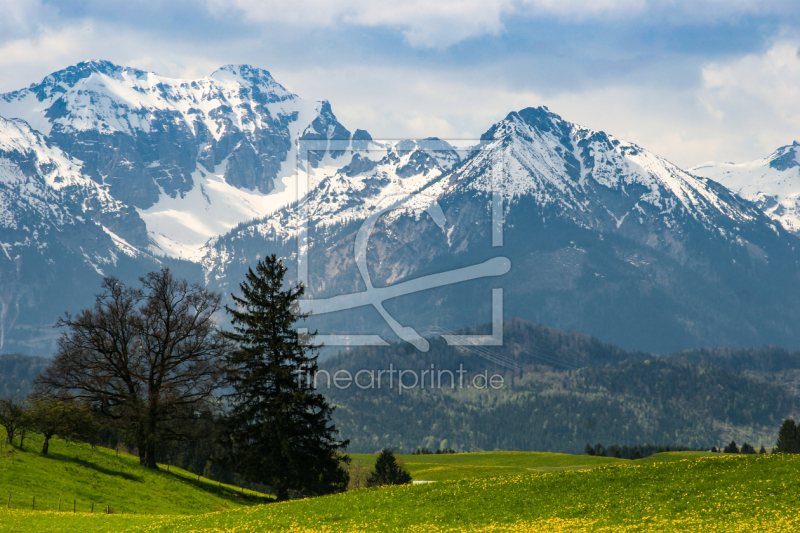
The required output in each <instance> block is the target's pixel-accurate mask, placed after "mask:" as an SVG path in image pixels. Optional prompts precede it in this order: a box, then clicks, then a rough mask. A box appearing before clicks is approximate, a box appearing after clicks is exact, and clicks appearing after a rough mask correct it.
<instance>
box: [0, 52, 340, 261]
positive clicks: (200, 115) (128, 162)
mask: <svg viewBox="0 0 800 533" xmlns="http://www.w3.org/2000/svg"><path fill="white" fill-rule="evenodd" d="M0 116H4V117H8V118H20V119H23V120H25V121H27V122H28V123H29V124H31V125H32V127H33V128H35V129H36V130H38V131H40V132H42V133H43V134H44V135H46V136H47V138H48V140H49V141H50V142H52V143H53V144H54V145H56V146H58V147H59V148H61V149H62V150H63V151H64V152H66V153H67V154H69V155H70V156H72V157H74V158H75V159H77V160H79V161H81V162H82V172H83V173H84V174H86V175H88V176H90V177H91V178H92V179H93V180H94V181H96V182H97V183H100V184H102V185H104V186H106V187H107V189H108V191H109V193H110V194H111V195H112V196H113V197H114V198H115V199H116V200H118V201H120V202H123V203H125V204H126V205H129V206H131V207H134V208H136V209H137V211H138V213H139V215H140V217H141V218H142V219H143V220H144V221H145V223H146V225H147V226H148V239H149V240H136V239H133V238H129V240H130V241H131V244H133V245H135V246H138V247H140V248H148V247H149V248H150V250H151V251H152V252H154V253H157V254H166V255H170V256H173V257H184V258H187V259H190V260H192V259H196V258H195V257H193V254H194V253H196V251H197V250H199V248H200V247H201V246H202V245H203V244H204V243H205V242H206V241H207V240H208V239H209V238H211V237H213V236H216V235H218V234H220V233H224V232H225V231H227V230H228V229H230V228H231V227H233V226H235V225H236V224H237V223H239V222H242V221H245V220H250V219H253V218H258V217H260V216H263V215H265V214H266V213H268V212H270V211H273V210H275V209H277V208H279V207H281V206H282V205H284V204H286V203H289V202H290V201H292V200H294V199H295V193H294V192H293V191H292V190H285V191H283V192H285V194H282V195H281V194H274V195H270V194H269V193H270V192H272V191H274V190H275V188H276V187H278V189H281V190H284V189H287V184H285V183H283V182H282V180H283V179H284V178H288V177H290V176H292V175H293V174H294V172H295V166H296V160H295V159H296V157H294V156H292V150H293V145H294V142H295V140H296V139H297V138H299V137H301V136H304V137H306V138H310V139H325V138H335V139H350V137H351V134H350V131H349V130H347V129H346V128H344V126H342V125H341V124H340V123H339V122H338V120H337V119H336V117H335V116H334V115H333V112H332V110H331V107H330V104H329V103H328V102H326V101H323V102H312V101H305V100H302V99H301V98H299V97H298V96H297V95H295V94H292V93H291V92H289V91H288V90H286V89H285V88H284V87H283V86H281V85H280V84H278V83H277V82H276V81H275V80H274V79H273V78H272V76H271V75H270V74H269V72H267V71H265V70H262V69H257V68H253V67H250V66H248V65H227V66H225V67H222V68H220V69H219V70H217V71H215V72H214V73H212V74H211V75H210V76H208V77H205V78H201V79H198V80H185V79H177V78H167V77H164V76H159V75H157V74H155V73H152V72H144V71H141V70H138V69H134V68H130V67H120V66H117V65H114V64H113V63H110V62H108V61H87V62H83V63H79V64H77V65H75V66H72V67H69V68H67V69H64V70H62V71H59V72H56V73H53V74H51V75H50V76H47V77H46V78H45V79H44V80H42V81H41V82H40V83H37V84H32V85H31V86H30V87H28V88H27V89H23V90H19V91H15V92H12V93H6V94H3V95H0ZM335 155H336V154H333V156H335ZM315 163H317V164H318V163H319V162H315ZM281 190H278V191H277V192H278V193H280V192H282V191H281ZM212 205H213V208H212V210H215V211H216V213H214V214H213V215H212V217H211V218H215V219H218V220H219V219H222V220H224V224H217V225H213V224H212V227H210V228H208V229H207V230H205V231H204V230H203V229H200V230H198V229H197V228H198V227H200V228H203V226H204V224H203V222H204V221H208V218H209V217H208V214H207V213H206V211H208V209H209V206H212ZM217 206H224V208H225V210H228V211H230V213H229V214H226V213H224V212H223V211H224V210H221V209H216V207H217ZM175 212H180V213H185V214H187V216H183V217H182V216H175V215H174V213H175ZM214 215H215V216H214ZM204 219H205V220H204ZM125 237H126V238H127V237H128V236H125Z"/></svg>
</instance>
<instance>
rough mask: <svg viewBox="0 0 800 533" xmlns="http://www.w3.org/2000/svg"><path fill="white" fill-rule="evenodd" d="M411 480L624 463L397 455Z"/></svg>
mask: <svg viewBox="0 0 800 533" xmlns="http://www.w3.org/2000/svg"><path fill="white" fill-rule="evenodd" d="M350 457H351V458H352V459H353V464H355V463H356V462H360V463H361V464H362V465H363V466H364V467H365V468H367V469H369V470H371V469H372V467H373V466H374V465H375V460H376V459H377V457H378V456H377V455H375V454H365V453H355V454H350ZM399 457H400V459H401V461H402V462H403V463H404V464H405V467H406V469H407V470H408V471H409V472H410V473H411V477H412V478H413V479H415V480H427V481H453V480H457V479H468V478H484V477H496V476H509V475H514V474H527V473H530V472H554V471H559V470H579V469H586V468H594V467H596V466H600V465H606V464H610V463H616V462H627V461H624V460H623V459H614V458H613V457H592V456H588V455H569V454H566V453H538V452H482V453H456V454H441V455H435V454H433V455H402V456H399Z"/></svg>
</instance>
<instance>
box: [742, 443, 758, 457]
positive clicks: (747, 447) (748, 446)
mask: <svg viewBox="0 0 800 533" xmlns="http://www.w3.org/2000/svg"><path fill="white" fill-rule="evenodd" d="M741 453H745V454H748V455H752V454H754V453H756V449H755V448H753V446H752V445H751V444H747V443H746V442H745V443H744V444H742V449H741Z"/></svg>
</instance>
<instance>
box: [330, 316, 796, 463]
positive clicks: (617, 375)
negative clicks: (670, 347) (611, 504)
mask: <svg viewBox="0 0 800 533" xmlns="http://www.w3.org/2000/svg"><path fill="white" fill-rule="evenodd" d="M797 360H798V354H791V353H788V352H786V351H785V350H782V349H779V348H774V347H766V348H763V349H758V350H755V349H754V350H727V349H719V350H696V351H692V352H684V353H680V354H674V355H670V356H664V357H658V356H655V355H649V354H644V353H641V352H637V353H631V352H625V351H623V350H621V349H619V348H616V347H614V346H610V345H607V344H604V343H602V342H599V341H597V340H596V339H592V338H591V337H588V336H586V335H581V334H578V333H575V332H569V333H565V332H560V331H558V330H553V329H551V328H544V327H541V326H537V325H535V324H531V323H527V322H524V321H519V320H517V321H513V322H510V323H506V343H505V346H503V347H497V348H489V347H482V348H475V347H472V348H458V347H449V346H446V345H445V343H444V342H443V341H436V340H434V341H432V342H431V350H430V351H429V352H428V353H427V354H425V353H421V352H418V351H416V350H408V349H407V348H406V346H404V345H399V344H397V345H391V346H389V347H386V348H359V349H354V350H352V351H351V352H349V353H343V354H340V355H338V356H336V357H334V358H332V359H330V360H328V361H326V362H325V363H323V365H322V368H323V369H324V370H327V371H328V372H330V373H331V374H332V375H333V374H334V373H335V371H337V370H341V369H345V370H347V371H348V372H350V374H351V375H355V374H356V373H357V372H359V371H361V370H365V369H366V370H369V369H372V370H374V371H379V370H382V369H384V370H385V369H389V368H390V365H391V367H392V368H394V369H414V370H416V371H417V373H418V374H421V371H422V370H425V369H428V370H430V369H431V368H433V369H434V370H435V372H438V371H439V370H442V369H449V370H451V371H453V372H456V371H457V370H458V369H459V368H463V369H464V370H465V371H466V373H464V374H463V385H464V386H463V387H459V386H458V385H459V383H458V375H457V374H456V387H455V388H451V387H450V378H449V376H448V375H447V374H444V378H443V386H442V387H441V388H439V387H437V386H436V385H438V383H436V381H437V380H438V375H435V378H436V379H435V380H434V386H433V387H431V386H430V382H429V380H430V377H429V376H430V374H428V375H427V376H428V381H426V386H425V387H424V388H422V387H419V386H418V387H416V388H408V389H405V388H404V389H403V390H400V389H399V388H398V387H397V383H396V379H397V378H396V376H395V383H394V386H393V387H391V388H390V387H389V386H388V385H389V383H388V374H387V373H384V375H383V376H382V384H381V386H380V388H379V387H378V386H377V384H373V386H372V387H368V388H360V387H359V386H356V385H353V384H351V386H350V387H348V388H341V387H336V386H331V387H330V388H328V389H327V394H328V396H329V398H331V400H332V401H333V402H334V403H335V404H337V405H338V406H339V407H338V410H337V411H336V413H335V415H334V416H335V420H336V422H337V424H338V426H339V428H340V430H341V431H342V434H343V435H344V436H345V437H346V438H349V439H351V445H350V450H351V451H354V452H372V451H375V450H377V449H380V448H382V447H385V446H389V447H396V448H398V449H400V450H403V451H411V450H413V449H416V448H417V447H426V448H431V449H437V448H448V447H451V448H455V449H456V450H462V451H470V450H472V451H477V450H535V451H559V452H570V453H580V452H581V451H582V450H583V448H584V446H585V444H586V443H587V442H591V443H595V442H614V443H619V444H637V443H654V444H662V445H682V446H691V447H708V448H710V447H711V446H712V445H717V446H719V445H720V444H722V443H727V442H729V441H730V440H731V439H736V440H737V441H739V442H741V441H747V442H750V443H752V444H754V445H762V444H763V445H766V446H771V445H774V441H775V438H776V432H777V428H778V427H779V425H780V422H781V420H783V418H784V417H788V416H792V415H793V414H794V413H795V412H797V407H798V397H797V395H796V392H795V391H794V388H793V386H792V383H793V382H794V381H796V379H794V378H793V376H795V374H796V373H797V370H796V369H798V368H800V364H796V363H795V362H794V361H797ZM483 372H486V374H487V376H492V375H494V374H497V375H500V376H502V378H503V386H502V387H498V388H496V389H493V388H492V387H481V385H482V379H483V378H478V380H477V382H474V381H473V379H474V378H475V376H476V375H478V374H481V373H483ZM375 374H377V372H375ZM498 379H499V378H498ZM341 383H342V382H340V384H341ZM412 383H413V376H412V375H411V374H407V375H406V385H410V384H412ZM475 383H477V385H478V387H479V388H476V387H475ZM496 383H499V381H496ZM319 384H320V385H321V386H323V387H325V386H326V379H325V378H324V376H321V377H320V379H319ZM359 384H360V385H361V386H362V387H363V386H365V385H368V384H369V375H368V374H367V373H363V372H362V374H361V375H360V380H359Z"/></svg>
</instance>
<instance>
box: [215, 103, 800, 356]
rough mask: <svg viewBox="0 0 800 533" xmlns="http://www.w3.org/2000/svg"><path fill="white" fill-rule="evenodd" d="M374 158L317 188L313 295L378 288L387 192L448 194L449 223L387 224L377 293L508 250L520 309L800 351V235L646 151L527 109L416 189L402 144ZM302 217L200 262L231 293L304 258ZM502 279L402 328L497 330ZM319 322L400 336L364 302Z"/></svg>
mask: <svg viewBox="0 0 800 533" xmlns="http://www.w3.org/2000/svg"><path fill="white" fill-rule="evenodd" d="M374 151H377V150H376V149H373V150H370V153H369V154H357V155H356V156H354V157H353V159H352V162H351V164H350V165H349V168H348V169H344V168H343V169H340V170H339V171H338V173H336V174H334V175H332V176H328V177H327V178H326V179H324V180H322V181H321V182H320V186H319V187H317V188H315V189H313V190H312V191H311V194H310V195H309V198H308V203H307V206H306V207H307V209H308V212H309V214H310V219H311V222H310V225H311V226H312V229H310V232H311V243H310V252H309V257H310V258H311V259H310V262H311V263H310V267H309V270H310V282H311V286H310V287H309V293H310V294H311V295H312V296H313V297H314V298H320V297H329V296H335V295H338V294H346V293H349V292H354V291H363V290H364V285H363V281H362V280H361V277H360V274H359V270H358V268H356V264H355V260H354V257H353V243H354V239H355V235H356V233H357V231H358V228H359V226H360V221H362V220H363V219H364V218H365V217H366V214H367V213H369V212H370V210H371V209H372V207H371V206H374V205H377V202H378V201H379V200H380V199H381V198H384V197H386V196H387V195H389V194H410V193H411V192H415V191H418V190H419V191H420V192H422V193H423V194H425V195H426V196H427V197H430V198H434V199H436V201H437V202H438V203H439V205H440V206H441V207H442V208H443V211H444V214H445V217H446V219H447V223H446V225H445V226H444V227H443V228H442V227H439V226H438V225H436V224H433V223H432V221H431V219H430V218H428V217H427V215H424V213H422V212H421V211H416V212H409V213H407V214H406V215H397V214H395V215H394V216H387V217H386V218H384V219H382V220H381V222H380V223H379V224H377V225H376V231H375V233H374V234H373V236H372V238H371V239H370V248H369V254H368V255H369V258H370V271H371V281H372V283H373V284H375V285H376V286H378V285H381V286H389V285H393V284H397V283H402V282H403V281H408V280H411V279H414V278H418V277H420V276H424V275H426V274H429V273H434V272H442V271H446V270H448V269H451V268H458V267H464V266H467V265H470V264H476V263H479V262H481V261H484V260H486V259H488V258H490V257H492V256H496V255H503V256H506V257H509V258H510V259H511V263H512V268H511V272H510V273H509V274H508V275H507V276H506V277H505V278H503V280H502V286H504V287H507V289H506V297H505V298H506V299H505V309H506V313H509V312H511V313H512V315H511V316H516V317H523V318H527V319H530V320H533V321H536V322H539V323H545V324H548V325H553V326H556V327H560V328H563V329H576V330H579V331H583V332H588V333H591V334H595V335H598V336H600V337H601V338H605V339H608V340H612V341H613V342H616V343H619V344H622V345H623V346H629V347H636V348H639V349H649V350H654V351H667V350H672V349H680V348H683V347H687V346H696V345H700V344H703V345H706V344H708V345H711V344H732V345H746V344H753V343H755V344H758V343H764V342H768V341H767V339H772V340H771V342H778V339H781V341H780V342H786V343H798V342H800V338H795V337H794V336H793V334H791V333H789V329H788V322H787V321H786V320H785V319H786V317H788V316H792V317H796V318H800V317H798V309H800V308H798V307H797V304H798V303H800V284H799V283H800V279H799V278H798V269H797V263H796V261H798V260H799V259H800V257H798V253H797V252H795V247H796V245H798V244H800V241H798V240H797V238H796V237H794V236H793V235H791V234H790V233H788V232H787V231H786V230H785V229H784V228H783V227H781V226H780V225H778V224H775V223H774V222H772V221H771V220H770V219H769V218H768V217H766V216H765V215H764V214H763V213H762V212H761V211H760V210H759V209H757V208H756V206H754V205H753V204H752V203H750V202H748V201H746V200H744V199H742V198H740V197H738V196H736V195H735V194H732V193H731V192H730V191H728V190H727V189H725V188H724V187H722V186H721V185H720V184H718V183H716V182H714V181H712V180H710V179H707V178H701V177H697V176H695V175H692V174H690V173H688V172H685V171H683V170H681V169H679V168H678V167H676V166H675V165H673V164H671V163H669V162H668V161H666V160H664V159H663V158H660V157H658V156H656V155H655V154H652V153H650V152H648V151H647V150H645V149H643V148H641V147H639V146H636V145H635V144H632V143H627V142H625V141H622V140H620V139H616V138H615V137H613V136H611V135H608V134H606V133H603V132H600V131H595V130H591V129H588V128H584V127H581V126H578V125H575V124H572V123H570V122H568V121H565V120H563V119H562V118H561V117H559V116H558V115H555V114H554V113H551V112H550V111H549V110H547V109H546V108H536V109H533V108H529V109H524V110H522V111H520V112H514V113H511V114H509V115H508V116H507V117H506V118H505V119H504V120H503V121H501V122H499V123H497V124H495V125H494V126H493V127H492V128H491V129H490V130H489V131H487V133H486V134H485V135H483V137H482V140H481V142H480V143H479V145H478V146H476V147H473V149H462V150H460V151H458V150H453V154H455V157H453V158H452V159H451V161H452V162H451V163H450V164H448V165H440V166H437V167H436V170H435V171H433V170H431V171H429V172H428V174H427V175H425V174H417V175H416V176H415V178H414V180H417V181H415V182H412V183H409V185H408V186H405V187H404V184H403V179H402V178H400V177H399V172H398V168H399V167H401V166H403V165H404V164H407V163H404V162H403V161H400V162H398V163H394V165H395V166H394V167H392V168H389V166H388V161H390V160H391V159H392V151H391V149H390V150H389V151H388V152H387V153H383V154H382V155H380V156H379V155H376V154H374V153H373V152H374ZM424 155H429V154H427V153H423V152H421V151H417V152H416V154H415V153H414V152H412V154H410V155H408V156H406V157H408V158H409V159H410V158H411V157H412V156H413V157H414V158H415V159H419V158H422V157H423V156H424ZM379 158H380V159H379ZM378 160H379V161H382V163H381V164H379V163H377V161H378ZM498 165H499V166H500V167H499V168H500V169H501V170H500V171H499V172H498V171H497V169H498ZM381 172H385V174H381ZM392 172H393V175H392ZM381 176H385V177H390V179H386V178H384V179H383V181H381ZM426 176H427V177H426ZM493 182H494V186H493V185H492V183H493ZM420 184H422V186H421V187H420ZM493 191H496V192H499V194H500V195H501V196H502V197H503V200H504V216H505V224H504V230H503V231H504V245H503V247H502V248H493V246H492V238H491V216H490V213H491V206H490V202H491V197H492V192H493ZM300 207H301V206H290V207H288V208H286V209H283V210H281V211H279V212H277V213H275V214H273V215H271V216H268V217H265V218H264V219H261V220H258V221H253V222H252V223H249V224H244V225H242V226H241V227H239V228H236V229H235V230H234V231H232V232H231V233H229V234H227V235H225V236H223V237H221V238H219V239H217V240H215V241H213V242H212V243H211V244H210V245H209V246H208V252H207V254H206V256H205V258H204V259H203V267H204V270H205V272H206V279H207V280H208V281H209V282H210V283H211V284H212V285H214V286H217V287H220V288H222V289H224V290H227V289H235V285H234V283H235V282H237V281H238V280H239V279H241V276H242V275H243V274H244V271H243V269H244V268H245V266H246V265H248V264H250V263H252V262H254V261H255V260H256V259H257V258H258V257H263V254H264V253H265V251H277V252H278V253H281V254H282V255H284V256H285V257H287V258H290V259H291V258H292V257H293V256H294V254H295V252H296V245H295V244H294V242H293V241H292V238H293V237H294V236H295V235H296V226H295V224H294V223H293V220H295V217H296V214H297V211H298V210H299V208H300ZM798 250H800V247H798ZM778 279H780V280H781V282H780V283H778V282H777V280H778ZM498 283H500V281H499V280H495V279H488V280H478V281H474V282H470V284H464V283H461V284H459V285H456V286H454V287H452V288H450V289H449V290H448V288H446V287H440V288H439V289H436V290H434V291H429V292H428V293H420V294H418V295H413V296H407V297H404V298H405V300H402V303H399V302H400V300H398V301H397V303H396V304H395V310H396V313H397V315H396V318H397V319H398V320H399V321H400V322H401V323H404V324H405V323H409V324H416V325H415V327H416V328H417V329H418V330H420V331H425V328H426V327H432V328H433V330H437V329H439V330H441V329H444V330H451V329H455V328H458V327H463V326H466V325H470V324H474V323H476V322H483V323H485V322H488V321H489V320H490V319H491V316H490V315H489V314H488V311H487V309H486V305H488V304H487V302H488V300H487V298H486V295H487V294H488V293H489V288H490V287H492V286H498ZM365 315H366V318H365ZM478 316H480V319H479V318H477V317H478ZM318 319H319V320H320V322H318V323H319V324H320V329H321V330H323V331H331V332H333V333H340V334H342V333H345V332H347V328H351V329H352V327H353V324H358V325H359V327H361V326H363V327H364V329H365V330H368V329H369V328H373V329H374V328H376V327H377V328H378V329H379V330H380V331H381V332H382V333H386V331H387V328H386V326H385V324H382V321H381V319H380V318H379V317H376V316H373V317H371V318H370V317H369V312H367V313H364V312H363V309H362V310H360V311H359V310H352V311H349V312H346V313H345V312H342V313H339V314H338V315H328V316H324V317H323V316H320V317H318ZM381 328H382V329H381ZM350 332H352V331H350Z"/></svg>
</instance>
